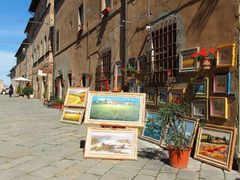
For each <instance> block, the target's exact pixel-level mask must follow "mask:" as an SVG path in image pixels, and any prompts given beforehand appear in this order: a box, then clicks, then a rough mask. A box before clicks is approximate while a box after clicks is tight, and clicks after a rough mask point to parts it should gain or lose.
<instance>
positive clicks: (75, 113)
mask: <svg viewBox="0 0 240 180" xmlns="http://www.w3.org/2000/svg"><path fill="white" fill-rule="evenodd" d="M84 111H85V110H84V109H80V108H66V107H65V108H64V109H63V114H62V118H61V120H60V121H61V122H66V123H72V124H81V122H82V119H83V116H84Z"/></svg>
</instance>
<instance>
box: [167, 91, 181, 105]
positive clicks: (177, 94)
mask: <svg viewBox="0 0 240 180" xmlns="http://www.w3.org/2000/svg"><path fill="white" fill-rule="evenodd" d="M169 102H171V103H175V104H180V103H182V102H183V89H171V90H169Z"/></svg>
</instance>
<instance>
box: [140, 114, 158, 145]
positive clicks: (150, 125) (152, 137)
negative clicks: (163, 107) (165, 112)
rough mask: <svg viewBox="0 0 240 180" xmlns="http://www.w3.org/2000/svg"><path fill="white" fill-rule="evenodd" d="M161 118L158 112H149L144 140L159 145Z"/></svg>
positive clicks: (143, 134)
mask: <svg viewBox="0 0 240 180" xmlns="http://www.w3.org/2000/svg"><path fill="white" fill-rule="evenodd" d="M161 131H162V128H161V118H160V115H159V113H158V112H157V111H153V110H147V111H146V120H145V126H144V129H143V131H142V136H141V138H142V139H145V140H147V141H150V142H153V143H156V144H159V143H160V138H161Z"/></svg>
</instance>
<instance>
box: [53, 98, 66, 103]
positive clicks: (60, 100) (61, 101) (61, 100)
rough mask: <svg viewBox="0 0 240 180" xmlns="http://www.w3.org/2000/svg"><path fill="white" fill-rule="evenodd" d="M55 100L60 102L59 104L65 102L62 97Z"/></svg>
mask: <svg viewBox="0 0 240 180" xmlns="http://www.w3.org/2000/svg"><path fill="white" fill-rule="evenodd" d="M54 102H55V103H58V104H63V103H64V100H63V99H61V98H56V99H55V101H54Z"/></svg>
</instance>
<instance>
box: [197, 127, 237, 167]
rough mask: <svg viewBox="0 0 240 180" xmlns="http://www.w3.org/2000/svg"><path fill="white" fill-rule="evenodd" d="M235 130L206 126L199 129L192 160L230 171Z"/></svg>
mask: <svg viewBox="0 0 240 180" xmlns="http://www.w3.org/2000/svg"><path fill="white" fill-rule="evenodd" d="M236 133H237V129H236V128H233V127H226V126H218V125H212V124H211V125H210V124H206V125H205V126H203V127H200V128H199V131H198V138H197V143H196V150H195V153H194V158H195V159H197V160H199V161H202V162H205V163H208V164H211V165H213V166H216V167H218V168H222V169H226V170H228V171H230V170H231V169H232V163H233V156H234V148H235V141H236Z"/></svg>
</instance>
